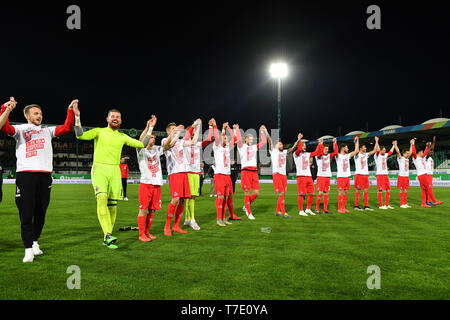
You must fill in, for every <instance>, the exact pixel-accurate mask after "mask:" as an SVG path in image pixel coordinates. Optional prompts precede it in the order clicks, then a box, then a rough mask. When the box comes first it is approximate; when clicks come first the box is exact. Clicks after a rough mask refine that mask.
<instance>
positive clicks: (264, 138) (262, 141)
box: [257, 131, 267, 150]
mask: <svg viewBox="0 0 450 320" xmlns="http://www.w3.org/2000/svg"><path fill="white" fill-rule="evenodd" d="M266 143H267V138H266V135H265V134H264V132H262V131H261V141H260V142H259V143H258V145H257V150H259V149H261V148H262V147H263V146H264V145H265V144H266Z"/></svg>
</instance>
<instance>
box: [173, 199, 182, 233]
mask: <svg viewBox="0 0 450 320" xmlns="http://www.w3.org/2000/svg"><path fill="white" fill-rule="evenodd" d="M183 210H184V206H182V205H180V204H179V205H178V207H177V211H175V220H174V222H173V227H174V228H175V227H179V225H180V221H181V218H182V217H183Z"/></svg>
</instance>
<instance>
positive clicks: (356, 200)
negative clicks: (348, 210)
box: [355, 192, 359, 207]
mask: <svg viewBox="0 0 450 320" xmlns="http://www.w3.org/2000/svg"><path fill="white" fill-rule="evenodd" d="M357 206H359V192H357V193H355V207H357Z"/></svg>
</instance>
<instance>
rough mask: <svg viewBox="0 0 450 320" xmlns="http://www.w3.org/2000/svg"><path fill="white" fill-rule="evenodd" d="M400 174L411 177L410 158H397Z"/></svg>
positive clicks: (400, 175)
mask: <svg viewBox="0 0 450 320" xmlns="http://www.w3.org/2000/svg"><path fill="white" fill-rule="evenodd" d="M397 162H398V176H399V177H409V159H407V158H405V157H401V158H397Z"/></svg>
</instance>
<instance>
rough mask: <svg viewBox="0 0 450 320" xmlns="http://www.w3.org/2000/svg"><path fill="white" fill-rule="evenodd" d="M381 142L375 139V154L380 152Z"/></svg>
mask: <svg viewBox="0 0 450 320" xmlns="http://www.w3.org/2000/svg"><path fill="white" fill-rule="evenodd" d="M379 141H380V138H378V137H375V147H374V151H375V153H378V152H380V143H379Z"/></svg>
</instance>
